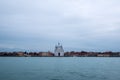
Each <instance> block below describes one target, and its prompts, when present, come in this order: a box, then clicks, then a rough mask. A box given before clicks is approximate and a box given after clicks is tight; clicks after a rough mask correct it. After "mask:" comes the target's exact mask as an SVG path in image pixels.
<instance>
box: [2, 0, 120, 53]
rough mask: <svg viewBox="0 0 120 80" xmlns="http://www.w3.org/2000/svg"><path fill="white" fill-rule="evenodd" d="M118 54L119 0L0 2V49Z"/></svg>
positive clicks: (119, 42)
mask: <svg viewBox="0 0 120 80" xmlns="http://www.w3.org/2000/svg"><path fill="white" fill-rule="evenodd" d="M58 42H60V43H62V45H63V47H64V49H65V51H81V50H85V51H120V0H0V48H20V49H27V50H28V49H31V50H40V51H48V50H50V51H54V46H55V45H56V44H57V43H58Z"/></svg>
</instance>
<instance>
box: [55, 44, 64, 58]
mask: <svg viewBox="0 0 120 80" xmlns="http://www.w3.org/2000/svg"><path fill="white" fill-rule="evenodd" d="M54 55H55V56H64V49H63V47H62V45H61V44H60V43H58V45H56V46H55V51H54Z"/></svg>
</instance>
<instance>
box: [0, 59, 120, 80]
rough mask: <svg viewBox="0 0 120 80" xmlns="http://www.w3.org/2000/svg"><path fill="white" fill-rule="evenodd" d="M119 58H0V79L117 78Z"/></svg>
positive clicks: (95, 79) (91, 79)
mask: <svg viewBox="0 0 120 80" xmlns="http://www.w3.org/2000/svg"><path fill="white" fill-rule="evenodd" d="M119 72H120V58H115V57H114V58H108V57H106V58H105V57H104V58H102V57H100V58H98V57H0V80H120V76H119Z"/></svg>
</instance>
